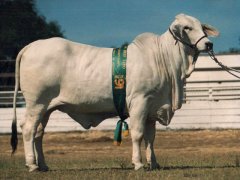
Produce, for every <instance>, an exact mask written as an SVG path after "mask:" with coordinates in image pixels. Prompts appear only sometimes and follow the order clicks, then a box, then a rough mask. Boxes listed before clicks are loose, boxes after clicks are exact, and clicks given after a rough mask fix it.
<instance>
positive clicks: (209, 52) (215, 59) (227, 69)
mask: <svg viewBox="0 0 240 180" xmlns="http://www.w3.org/2000/svg"><path fill="white" fill-rule="evenodd" d="M208 54H209V56H210V58H211V59H212V60H214V61H215V62H216V63H217V64H218V65H219V66H220V67H221V68H222V69H224V70H225V71H227V72H228V73H229V74H231V75H233V76H235V77H236V78H238V79H240V76H238V75H236V74H234V73H232V72H231V71H234V72H237V73H240V71H239V70H237V69H234V68H231V67H228V66H225V65H224V64H222V63H221V62H219V61H218V59H217V58H216V56H215V53H214V51H213V50H210V51H208Z"/></svg>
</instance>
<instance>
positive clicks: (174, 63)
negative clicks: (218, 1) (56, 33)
mask: <svg viewBox="0 0 240 180" xmlns="http://www.w3.org/2000/svg"><path fill="white" fill-rule="evenodd" d="M186 26H189V27H190V28H189V29H186V28H184V27H186ZM170 29H171V30H172V31H173V32H174V34H175V35H176V36H178V37H179V38H181V39H184V41H187V42H189V43H192V44H193V43H194V42H196V41H197V40H198V39H199V38H200V37H202V36H203V35H204V33H207V31H206V32H203V27H202V25H201V24H200V22H199V21H198V20H197V19H195V18H193V17H190V16H186V15H183V14H181V15H178V16H177V17H176V20H175V21H174V22H173V23H172V25H171V26H170ZM207 30H208V31H212V32H215V34H216V33H217V31H216V30H214V29H213V28H209V26H208V29H207ZM207 42H209V39H208V38H204V39H202V40H201V41H200V42H199V43H198V45H197V48H198V49H199V51H205V50H206V43H207ZM198 53H199V52H195V51H193V50H192V49H190V48H189V47H186V46H185V45H184V44H182V43H180V42H177V43H176V40H175V39H174V38H173V36H172V35H171V34H170V33H169V31H167V32H166V33H164V34H163V35H161V36H160V35H156V34H151V33H144V34H142V35H139V36H138V37H137V38H136V39H135V40H134V41H133V43H131V44H130V45H129V46H128V50H127V87H126V88H127V92H126V94H127V95H126V100H127V110H128V113H129V116H130V127H131V136H132V142H133V156H132V162H133V163H134V165H135V169H139V168H141V167H143V164H142V162H141V154H140V143H141V140H142V138H144V139H145V144H146V155H147V161H148V163H149V164H150V168H151V169H154V168H157V167H158V164H157V162H156V158H155V155H154V151H153V141H154V136H155V122H156V121H159V122H160V123H161V124H163V125H168V124H169V123H170V121H171V118H172V116H173V114H174V111H175V110H177V109H179V108H180V107H181V105H182V97H183V85H184V80H185V78H186V77H188V76H189V75H190V74H191V72H192V71H193V69H194V64H195V61H194V58H195V59H196V58H197V56H198ZM19 66H20V71H19V69H18V68H19ZM16 67H17V68H16V75H17V76H16V77H17V84H18V77H20V86H21V90H22V92H23V95H24V97H25V100H26V108H27V111H26V116H25V119H24V120H23V121H22V122H21V127H22V130H23V139H24V149H25V157H26V164H27V166H28V167H29V168H30V171H33V170H36V169H37V168H39V169H40V170H43V171H45V170H47V169H48V168H47V166H46V164H45V161H44V155H43V152H42V146H41V144H42V137H43V132H44V131H43V130H44V128H45V126H46V124H47V121H48V118H49V115H50V114H51V112H52V111H54V110H56V109H58V110H60V111H63V112H65V113H67V114H69V116H71V117H72V118H73V119H74V120H76V121H77V122H79V123H80V124H81V125H82V126H83V127H84V128H86V129H88V128H90V127H91V126H97V125H98V124H99V123H100V122H101V121H103V120H104V119H106V118H109V117H113V116H116V115H117V114H116V110H115V108H114V104H113V97H112V84H111V83H112V79H111V78H112V76H111V73H112V48H98V47H94V46H89V45H84V44H79V43H75V42H71V41H68V40H65V39H61V38H51V39H47V40H39V41H36V42H33V43H31V44H29V45H28V46H26V47H25V48H24V49H23V50H22V51H21V52H20V53H19V55H18V58H17V64H16ZM34 137H35V138H34ZM34 150H35V151H34Z"/></svg>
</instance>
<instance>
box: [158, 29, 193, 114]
mask: <svg viewBox="0 0 240 180" xmlns="http://www.w3.org/2000/svg"><path fill="white" fill-rule="evenodd" d="M158 53H159V55H158V57H159V58H158V61H161V64H165V67H163V68H166V69H167V71H166V72H167V74H165V75H167V76H168V80H170V81H171V85H172V86H171V89H172V109H173V111H175V110H176V109H179V108H180V107H181V105H182V98H183V86H184V80H185V78H187V77H188V76H189V75H190V73H191V72H192V71H193V69H194V67H193V66H192V63H191V62H193V56H192V55H191V52H190V51H189V52H188V51H186V49H185V47H184V46H183V45H182V44H181V43H176V40H175V39H174V38H173V37H172V35H171V34H170V33H169V32H168V31H167V32H166V33H164V34H163V35H161V36H159V37H158ZM189 62H190V63H189Z"/></svg>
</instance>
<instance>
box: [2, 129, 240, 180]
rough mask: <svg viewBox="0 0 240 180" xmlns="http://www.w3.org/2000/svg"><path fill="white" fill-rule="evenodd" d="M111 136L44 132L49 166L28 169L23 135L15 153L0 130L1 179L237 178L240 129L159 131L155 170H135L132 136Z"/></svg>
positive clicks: (238, 175) (88, 132) (110, 133)
mask: <svg viewBox="0 0 240 180" xmlns="http://www.w3.org/2000/svg"><path fill="white" fill-rule="evenodd" d="M112 137H113V132H112V131H87V132H70V133H47V134H46V135H45V137H44V152H45V156H46V161H47V163H48V165H49V167H50V171H48V172H44V173H41V172H34V173H29V172H28V171H27V169H26V168H25V166H24V154H23V144H22V139H21V138H22V137H21V135H19V146H18V150H17V153H16V154H15V156H14V157H11V156H10V153H11V149H10V146H9V138H10V135H0V179H64V180H65V179H178V180H179V179H217V180H220V179H231V180H232V179H240V130H214V131H213V130H211V131H210V130H199V131H158V132H157V134H156V140H155V152H156V156H157V160H158V162H159V164H160V166H161V168H160V169H159V170H155V171H148V170H147V168H145V169H144V170H140V171H134V170H133V167H132V165H131V139H130V137H129V138H126V139H124V140H123V144H122V146H120V147H115V146H113V145H112V144H113V143H112V142H113V140H112ZM142 154H143V157H144V155H145V154H144V147H143V146H142ZM143 160H144V162H145V157H144V158H143ZM146 167H147V166H146Z"/></svg>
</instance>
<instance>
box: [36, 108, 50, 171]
mask: <svg viewBox="0 0 240 180" xmlns="http://www.w3.org/2000/svg"><path fill="white" fill-rule="evenodd" d="M51 112H52V111H51ZM51 112H50V111H49V112H47V113H46V114H45V115H44V116H43V118H42V119H41V121H40V123H39V125H38V128H37V132H36V135H35V140H34V143H35V155H36V161H37V165H38V167H39V170H40V171H48V166H47V165H46V163H45V158H44V154H43V148H42V140H43V135H44V130H45V127H46V125H47V122H48V119H49V116H50V114H51Z"/></svg>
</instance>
